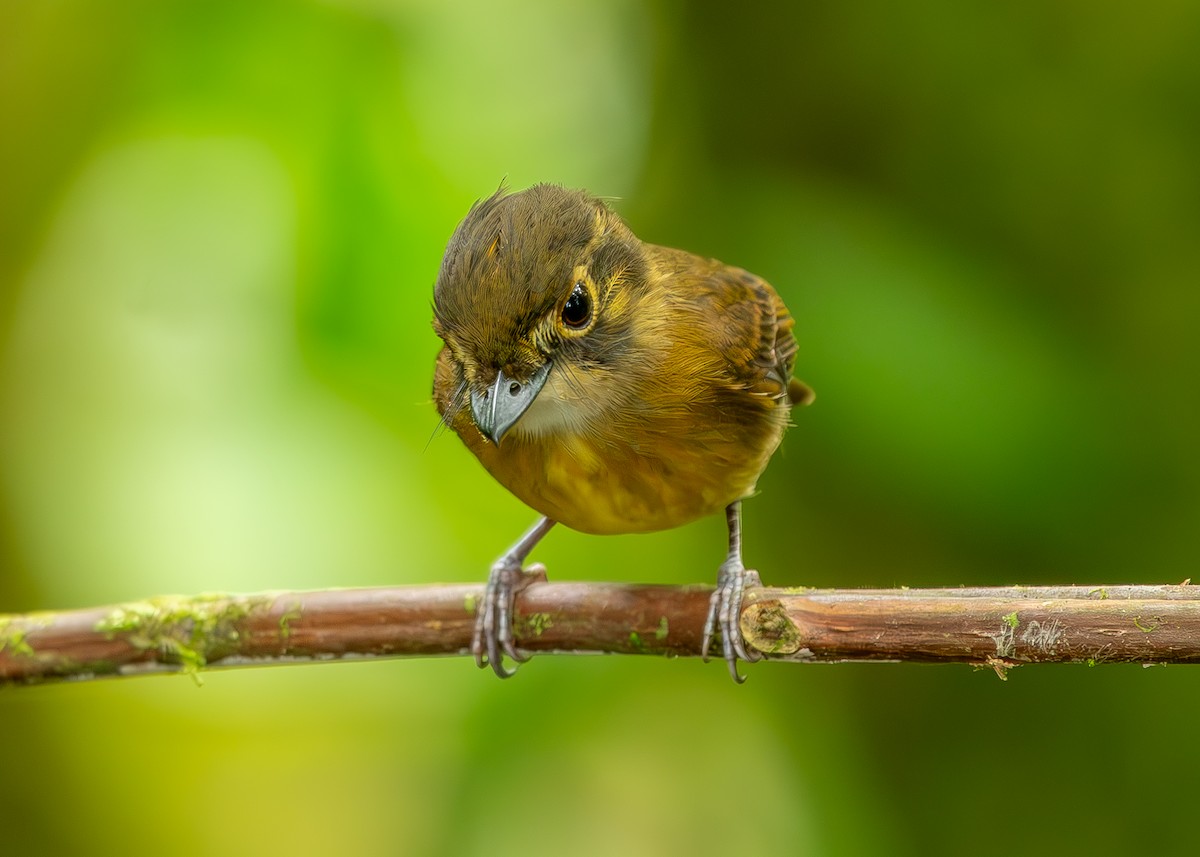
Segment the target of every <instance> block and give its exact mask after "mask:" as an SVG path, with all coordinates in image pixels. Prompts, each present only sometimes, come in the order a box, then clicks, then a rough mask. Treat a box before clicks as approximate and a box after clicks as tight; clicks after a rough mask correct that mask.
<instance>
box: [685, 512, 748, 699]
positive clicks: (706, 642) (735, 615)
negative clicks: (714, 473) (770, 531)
mask: <svg viewBox="0 0 1200 857" xmlns="http://www.w3.org/2000/svg"><path fill="white" fill-rule="evenodd" d="M741 505H742V504H741V502H740V501H739V502H736V503H731V504H730V505H729V508H728V509H726V510H725V516H726V520H727V522H728V524H729V556H728V557H726V559H725V562H724V563H722V564H721V569H720V571H719V572H718V573H717V588H716V590H715V591H714V592H713V594H712V597H711V598H710V599H709V601H708V616H707V617H706V618H705V620H704V639H703V640H702V641H701V644H700V654H701V655H702V656H703V658H704V660H705V661H707V660H708V653H709V648H710V647H711V646H712V641H713V637H715V636H716V635H717V632H718V631H720V636H721V655H722V656H723V657H724V658H725V663H726V664H728V665H729V675H730V676H731V677H732V678H733V680H734V681H735V682H737V683H738V684H741V683H742V682H744V681H745V680H746V678H745V676H743V675H741V674H740V673H738V669H737V662H738V659H739V658H741V659H742V660H743V661H746V662H747V663H753V662H754V661H758V660H762V655H761V654H759V653H758V652H756V651H753V650H751V649H748V648H746V643H745V641H743V640H742V629H741V625H740V622H739V619H740V618H741V615H742V597H743V596H744V595H745V592H746V587H747V586H762V580H761V579H760V578H759V576H758V572H757V571H748V570H747V569H746V567H745V566H744V565H742V527H741V522H742V514H741V513H742V508H741Z"/></svg>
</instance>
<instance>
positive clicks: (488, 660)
mask: <svg viewBox="0 0 1200 857" xmlns="http://www.w3.org/2000/svg"><path fill="white" fill-rule="evenodd" d="M545 581H546V567H545V566H544V565H542V564H541V563H534V564H533V565H531V566H529V568H527V569H523V568H521V563H520V560H517V559H515V558H512V557H508V556H506V557H503V558H501V559H500V560H498V561H497V562H496V564H495V565H493V566H492V571H491V573H490V574H489V575H488V581H487V586H486V587H485V588H484V590H483V600H482V601H481V602H480V603H478V604H477V605H476V607H475V633H474V634H473V635H472V636H471V654H473V655H474V656H475V664H476V665H477V666H478V667H479V668H480V669H483V668H484V667H487V666H490V667H491V668H492V672H494V673H495V674H496V675H498V676H500V678H509V677H510V676H512V675H515V674H516V670H515V669H514V670H509V669H505V668H504V658H503V655H508V656H509V657H510V658H512V659H513V660H514V661H516V662H517V663H524V662H525V661H527V660H529V655H528V654H527V653H526V652H523V651H521V650H520V649H518V648H517V647H516V645H514V639H513V638H514V633H513V613H514V604H515V601H516V597H517V593H518V592H520V591H521V590H523V589H524V588H525V587H527V586H529V584H531V583H544V582H545Z"/></svg>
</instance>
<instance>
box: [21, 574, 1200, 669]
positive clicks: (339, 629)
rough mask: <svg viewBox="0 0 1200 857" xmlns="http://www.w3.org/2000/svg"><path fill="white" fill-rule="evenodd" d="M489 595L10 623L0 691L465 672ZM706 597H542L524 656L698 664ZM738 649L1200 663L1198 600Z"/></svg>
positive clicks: (1061, 596)
mask: <svg viewBox="0 0 1200 857" xmlns="http://www.w3.org/2000/svg"><path fill="white" fill-rule="evenodd" d="M482 591H483V587H482V586H464V585H449V586H412V587H393V588H380V589H330V590H318V591H313V592H269V593H259V594H254V595H223V594H222V595H211V594H210V595H197V596H191V597H183V596H169V597H161V598H152V599H148V600H146V601H136V602H131V603H128V604H120V605H116V606H110V607H95V608H88V609H83V610H66V611H59V612H45V613H29V614H13V615H0V685H19V684H36V683H40V682H44V681H49V680H55V679H74V680H83V679H92V678H99V677H103V676H129V675H144V674H147V673H156V672H189V673H193V674H194V673H196V672H198V671H199V670H201V669H205V668H212V667H231V666H252V665H271V664H289V663H301V662H313V661H329V660H336V659H340V658H349V657H354V658H364V657H367V658H373V657H395V656H404V655H408V656H419V655H464V654H467V650H468V647H469V645H470V640H471V632H472V628H473V624H474V610H475V602H476V599H478V598H479V597H481V595H482ZM711 591H712V590H711V588H709V587H703V586H699V587H698V586H634V585H617V584H609V583H538V584H534V585H532V586H530V587H529V588H528V589H526V590H525V591H524V592H522V593H521V594H520V595H519V596H518V598H517V608H516V621H515V630H516V637H517V641H518V645H519V646H520V647H521V648H523V649H526V650H528V651H530V652H542V653H545V652H559V653H588V652H593V653H594V652H607V653H617V654H652V655H675V656H687V655H697V654H699V648H700V637H701V633H700V632H701V627H702V625H703V623H704V618H705V615H706V612H707V610H708V598H709V594H710V593H711ZM741 625H742V633H743V634H744V636H745V638H746V641H747V644H748V645H749V647H750V648H752V649H755V650H757V651H759V652H761V653H763V654H764V656H765V657H767V658H768V659H770V660H782V661H796V662H842V661H923V662H938V663H949V662H957V663H969V664H975V665H986V666H990V667H992V668H994V669H995V670H996V671H997V673H998V674H1000V675H1001V677H1003V675H1004V670H1005V669H1007V668H1008V667H1011V666H1016V665H1019V664H1026V663H1050V662H1084V663H1088V664H1093V665H1095V664H1101V663H1129V662H1135V663H1193V662H1197V661H1200V586H1191V585H1189V584H1188V583H1186V582H1185V583H1184V584H1180V585H1178V586H1108V587H1103V586H1093V587H1086V586H1048V587H1037V586H1030V587H1024V586H1014V587H1002V588H973V589H923V590H922V589H877V590H850V589H773V588H763V589H754V590H750V591H748V592H747V593H746V602H745V605H744V607H743V610H742V616H741Z"/></svg>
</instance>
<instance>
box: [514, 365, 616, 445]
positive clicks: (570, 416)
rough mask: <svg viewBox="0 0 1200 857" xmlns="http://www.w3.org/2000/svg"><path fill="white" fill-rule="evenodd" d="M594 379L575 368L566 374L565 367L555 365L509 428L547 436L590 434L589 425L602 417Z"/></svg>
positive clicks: (533, 434)
mask: <svg viewBox="0 0 1200 857" xmlns="http://www.w3.org/2000/svg"><path fill="white" fill-rule="evenodd" d="M596 386H597V385H596V384H595V380H594V379H592V378H590V377H588V373H586V372H584V371H582V370H576V371H575V375H574V377H568V376H567V373H566V371H565V370H563V369H562V368H561V367H559V366H555V367H553V368H552V369H551V370H550V377H548V378H547V379H546V385H545V386H544V387H542V390H541V392H540V393H538V394H537V398H535V399H534V400H533V404H531V405H530V406H529V409H528V410H527V411H525V413H523V414H522V415H521V418H520V419H519V420H517V422H516V423H515V424H514V425H513V427H512V429H511V431H512V432H513V433H514V434H518V435H522V436H524V437H546V436H548V435H553V434H564V433H565V434H589V433H590V432H589V431H588V425H589V423H592V422H593V421H594V420H598V419H603V411H604V408H603V406H601V405H598V404H597V403H598V402H599V401H603V397H602V396H600V395H598V394H599V392H600V391H598V390H596V389H590V393H589V388H594V387H596Z"/></svg>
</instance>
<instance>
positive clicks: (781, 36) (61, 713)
mask: <svg viewBox="0 0 1200 857" xmlns="http://www.w3.org/2000/svg"><path fill="white" fill-rule="evenodd" d="M1198 153H1200V7H1197V6H1196V5H1195V4H1189V3H1184V2H1179V3H1173V2H1162V3H1155V4H1152V5H1149V6H1146V5H1140V6H1139V5H1134V4H1088V3H1060V4H1044V3H1011V4H961V3H927V4H895V3H888V2H862V3H838V2H819V3H803V4H791V5H790V6H787V7H786V8H785V7H784V6H780V7H779V8H778V9H772V10H770V11H768V9H767V8H766V7H761V8H760V7H753V6H744V5H743V4H730V3H724V2H703V3H683V2H677V0H665V2H650V3H641V2H634V1H633V0H615V2H604V3H593V4H588V3H582V2H565V3H564V2H553V1H552V0H520V2H514V3H492V2H460V3H442V2H435V0H407V2H395V3H389V2H384V0H345V1H344V2H336V0H327V2H307V3H305V2H254V3H247V2H242V0H226V2H219V0H208V2H164V0H153V2H150V0H146V2H137V1H136V0H128V2H120V3H114V2H101V1H100V0H96V2H84V0H56V2H46V0H3V2H2V3H0V416H2V424H0V429H2V435H0V534H2V535H0V538H2V541H0V611H24V610H32V609H42V608H68V607H81V606H88V605H95V604H105V603H112V602H116V601H121V600H125V599H133V598H138V597H142V596H147V595H152V594H159V593H171V592H189V593H190V592H200V591H221V590H233V591H254V590H259V589H268V588H320V587H329V586H352V585H377V584H394V583H406V582H407V583H421V582H433V581H471V580H482V578H483V576H484V574H485V573H486V569H487V567H488V565H489V563H490V562H491V561H492V560H493V559H494V558H495V557H496V555H497V554H498V553H499V552H501V551H502V550H503V549H504V548H505V547H507V545H508V544H509V543H510V542H511V541H512V540H513V538H514V537H515V536H516V535H517V534H518V533H519V532H520V531H521V530H522V529H523V528H524V527H526V526H527V525H528V524H529V523H530V521H531V520H532V514H531V513H530V512H529V511H528V510H527V509H525V508H523V507H522V506H521V505H520V504H519V503H518V502H517V501H516V500H515V499H513V498H511V497H510V496H508V495H507V494H506V493H505V492H504V491H503V490H502V489H501V488H499V487H498V486H497V485H496V484H494V483H493V482H492V480H491V479H490V478H489V477H488V476H487V475H486V474H485V473H484V471H483V470H482V469H481V468H480V467H479V466H478V465H477V464H476V462H475V461H474V460H473V459H472V458H471V456H470V455H469V454H468V453H467V452H466V451H465V449H464V448H462V446H461V445H460V444H459V442H458V441H457V440H456V439H455V438H454V437H453V436H450V435H442V436H439V437H436V438H433V439H432V441H431V436H432V435H433V434H434V429H435V427H436V425H437V419H436V416H435V413H434V409H433V406H432V404H431V403H430V400H429V387H430V378H431V373H432V366H433V359H434V355H435V354H436V351H437V349H438V342H437V340H436V338H435V336H434V335H433V333H432V331H431V330H430V326H429V318H430V296H431V287H432V284H433V280H434V277H435V275H436V271H437V266H438V263H439V260H440V256H441V252H442V249H443V248H444V246H445V242H446V239H447V238H448V236H449V235H450V232H451V231H452V230H453V228H454V226H455V224H456V223H457V222H458V220H459V219H460V218H461V217H462V215H463V214H464V213H465V212H466V210H467V208H468V207H469V205H470V204H471V202H472V201H473V200H475V199H476V198H478V197H480V196H484V195H487V194H489V193H490V192H491V191H492V190H493V189H494V188H495V187H496V186H497V185H498V184H499V183H500V182H501V180H503V179H507V181H508V183H509V184H510V185H511V186H513V187H523V186H525V185H528V184H530V183H533V182H536V181H554V182H560V183H563V184H566V185H570V186H578V187H587V188H589V189H591V190H592V191H593V192H595V193H598V194H602V195H605V196H608V197H613V198H614V199H615V202H614V205H615V206H616V208H617V209H618V210H619V211H620V212H621V213H622V214H623V215H624V216H625V217H626V218H627V219H628V220H629V222H630V223H631V225H632V226H633V228H634V229H635V230H636V231H637V232H638V233H639V234H640V235H641V236H642V237H644V238H646V239H648V240H652V241H655V242H657V243H665V244H670V245H675V246H680V247H684V248H687V249H690V250H693V251H696V252H700V253H704V254H708V255H712V256H717V257H719V258H722V259H725V260H727V261H730V262H733V263H736V264H738V265H741V266H744V267H747V268H749V269H751V270H753V271H755V272H757V273H759V274H761V275H763V276H765V277H766V278H767V279H769V280H770V281H771V282H772V283H774V284H775V285H776V286H777V288H778V289H779V291H780V292H781V293H782V295H783V296H784V298H785V300H786V301H787V303H788V304H789V306H790V307H791V308H792V310H793V313H794V314H795V316H796V319H797V334H798V339H799V341H800V347H801V350H800V357H799V364H798V374H799V375H800V376H801V377H803V378H805V379H806V380H807V381H809V382H810V383H811V384H812V385H813V386H814V387H815V388H816V390H817V391H818V400H817V403H816V404H815V405H814V406H813V407H812V408H810V409H808V410H806V411H804V412H802V413H799V414H798V415H797V419H796V422H797V426H796V427H795V428H794V429H793V430H792V431H791V433H790V434H789V436H788V438H787V440H786V441H785V445H784V447H783V449H782V451H781V453H780V454H779V455H778V457H777V458H776V460H775V462H774V463H773V465H772V466H771V468H770V469H769V470H768V472H767V473H766V475H765V476H764V478H763V479H762V480H761V483H760V489H761V495H760V496H759V497H758V498H756V499H754V500H752V501H750V502H748V503H747V504H746V508H745V516H746V531H747V539H748V546H747V549H746V553H747V561H748V562H749V563H750V564H752V565H754V566H757V567H758V568H760V569H761V570H762V572H763V576H764V577H765V578H766V579H767V580H768V581H769V582H774V583H779V584H810V585H823V586H860V585H862V586H892V585H908V586H929V585H959V584H1009V583H1030V584H1032V583H1068V582H1079V583H1101V582H1103V583H1126V582H1129V583H1132V582H1178V581H1180V580H1183V579H1184V578H1188V577H1200V574H1198V571H1200V569H1198V567H1197V556H1198V555H1200V551H1198V547H1197V534H1198V529H1200V444H1198V443H1197V436H1198V431H1200V396H1198V395H1197V386H1196V379H1197V377H1200V348H1198V345H1197V338H1198V329H1200V276H1198V273H1197V272H1198V270H1200V156H1198ZM723 538H724V536H723V522H722V521H721V520H719V519H713V520H710V521H703V522H699V523H697V524H695V525H692V526H689V527H686V528H683V529H680V530H678V531H673V532H669V533H662V534H655V535H649V536H636V537H635V536H630V537H611V538H596V537H588V536H582V535H578V534H575V533H570V532H567V531H561V530H560V531H556V532H555V533H553V534H552V536H551V537H550V538H549V539H548V540H547V541H546V542H545V543H544V545H543V546H542V547H541V548H539V550H538V554H537V558H539V559H541V560H542V561H544V562H545V563H546V564H547V565H548V566H549V568H550V572H551V574H552V575H557V576H559V577H562V578H573V579H597V580H605V579H617V580H630V581H661V582H694V581H708V580H710V579H712V576H713V574H714V572H715V568H716V566H717V564H718V563H719V561H720V559H721V555H722V551H723ZM750 673H751V677H750V681H749V682H748V683H747V684H746V685H745V686H743V687H735V686H733V684H732V683H731V682H730V681H729V680H728V677H727V676H726V674H725V670H724V667H723V666H722V665H720V664H709V665H707V666H705V665H702V664H701V663H699V662H698V661H694V660H678V661H669V662H668V661H662V660H657V659H650V658H646V659H639V658H632V657H626V658H540V659H538V660H536V661H535V662H533V663H531V664H530V665H529V666H527V667H526V668H524V669H522V670H521V674H520V675H519V677H517V678H516V679H514V680H513V681H509V682H504V683H501V682H498V681H496V680H495V679H493V678H492V677H491V676H490V674H481V673H479V672H477V671H476V670H475V668H474V666H473V665H472V664H471V663H469V662H468V661H467V660H465V659H453V660H428V661H391V662H378V663H347V664H339V665H336V666H321V667H294V668H286V669H261V670H247V671H234V672H222V673H210V674H207V675H206V677H205V680H204V683H203V686H202V687H197V686H196V685H195V684H194V683H193V682H192V681H191V680H190V679H189V678H187V677H176V678H150V679H140V680H128V681H114V682H105V683H91V684H80V685H72V686H50V687H42V688H35V689H30V690H20V691H8V692H5V693H0V830H3V833H2V834H0V836H2V838H3V844H2V845H0V851H3V852H4V853H11V854H34V853H45V854H49V853H55V854H81V853H88V854H106V853H118V852H120V853H169V854H176V855H193V854H195V855H208V854H226V853H281V854H294V855H308V854H332V853H337V854H362V855H372V854H381V855H383V854H423V853H444V854H497V855H504V854H526V853H569V854H575V855H591V854H597V855H599V854H628V855H640V854H672V853H687V854H743V853H766V852H769V853H807V854H830V855H854V854H898V855H917V854H922V855H924V854H938V853H941V854H964V853H969V854H977V855H986V854H1011V853H1014V851H1020V852H1023V853H1027V852H1030V851H1034V852H1043V853H1049V852H1051V851H1054V852H1058V853H1088V854H1117V853H1130V852H1141V851H1143V850H1145V849H1147V848H1150V849H1153V851H1154V852H1155V853H1159V854H1165V853H1189V852H1191V849H1192V848H1194V832H1195V828H1194V822H1193V821H1192V818H1191V812H1192V810H1194V807H1195V803H1196V799H1197V797H1198V796H1200V788H1198V786H1197V773H1196V772H1197V771H1200V743H1198V742H1197V741H1195V740H1194V733H1195V722H1196V719H1195V718H1196V711H1197V710H1198V708H1197V707H1198V705H1200V672H1195V671H1193V670H1191V669H1188V668H1183V667H1174V668H1156V669H1143V668H1141V667H1136V666H1134V667H1107V668H1097V669H1088V668H1086V667H1082V666H1080V667H1039V668H1034V667H1026V668H1022V669H1018V670H1016V671H1014V672H1013V673H1012V674H1011V675H1010V677H1009V680H1008V681H1007V682H1000V681H998V680H997V679H996V676H995V675H994V674H993V673H992V672H991V671H990V670H982V671H977V670H972V669H970V668H968V667H929V666H924V667H922V666H888V665H876V666H871V665H858V666H834V667H829V666H825V667H797V666H781V665H769V664H768V665H760V666H757V667H754V668H752V669H751V670H750ZM1186 807H1190V809H1184V808H1186Z"/></svg>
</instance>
